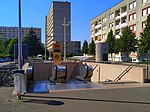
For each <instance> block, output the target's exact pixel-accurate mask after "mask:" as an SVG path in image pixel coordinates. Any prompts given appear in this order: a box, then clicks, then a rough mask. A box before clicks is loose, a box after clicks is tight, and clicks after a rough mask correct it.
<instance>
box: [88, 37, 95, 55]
mask: <svg viewBox="0 0 150 112" xmlns="http://www.w3.org/2000/svg"><path fill="white" fill-rule="evenodd" d="M88 53H89V54H90V55H95V43H94V40H93V39H92V41H91V43H90V44H89V49H88Z"/></svg>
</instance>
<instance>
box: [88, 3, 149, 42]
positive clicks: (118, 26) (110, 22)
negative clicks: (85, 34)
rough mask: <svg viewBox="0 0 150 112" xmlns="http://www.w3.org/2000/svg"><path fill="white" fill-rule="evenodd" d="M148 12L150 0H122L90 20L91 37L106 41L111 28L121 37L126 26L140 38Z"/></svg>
mask: <svg viewBox="0 0 150 112" xmlns="http://www.w3.org/2000/svg"><path fill="white" fill-rule="evenodd" d="M148 14H150V0H122V1H121V2H120V3H118V4H117V5H115V6H113V7H111V8H110V9H108V10H107V11H105V12H103V13H102V14H100V15H98V16H97V17H95V18H94V19H92V20H91V21H90V39H91V40H92V39H93V40H94V41H105V40H106V39H107V35H108V33H109V31H110V30H111V29H112V30H113V32H114V33H115V35H116V38H120V36H119V35H121V34H122V32H123V30H124V28H125V27H126V26H129V27H130V29H131V30H132V32H133V33H134V34H135V36H136V38H140V33H141V32H142V31H143V29H144V27H145V21H146V19H147V16H148Z"/></svg>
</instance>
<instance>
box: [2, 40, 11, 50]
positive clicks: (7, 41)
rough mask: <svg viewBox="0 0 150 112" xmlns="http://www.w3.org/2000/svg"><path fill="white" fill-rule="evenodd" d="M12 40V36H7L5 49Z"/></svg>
mask: <svg viewBox="0 0 150 112" xmlns="http://www.w3.org/2000/svg"><path fill="white" fill-rule="evenodd" d="M11 40H12V38H8V39H7V38H6V39H5V40H4V41H3V42H4V46H5V50H6V49H7V46H8V44H9V43H10V41H11Z"/></svg>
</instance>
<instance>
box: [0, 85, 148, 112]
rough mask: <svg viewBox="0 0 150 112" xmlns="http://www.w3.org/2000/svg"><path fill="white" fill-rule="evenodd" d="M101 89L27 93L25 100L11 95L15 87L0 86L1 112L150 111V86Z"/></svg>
mask: <svg viewBox="0 0 150 112" xmlns="http://www.w3.org/2000/svg"><path fill="white" fill-rule="evenodd" d="M100 86H101V88H99V89H90V90H88V89H87V90H76V91H62V92H61V91H59V92H54V91H53V92H52V93H46V94H35V93H27V94H26V95H25V96H24V97H23V99H22V100H16V97H15V96H12V95H11V92H12V90H13V88H6V87H0V112H150V84H141V83H133V84H105V85H104V84H100ZM10 97H11V98H10ZM9 98H10V99H9Z"/></svg>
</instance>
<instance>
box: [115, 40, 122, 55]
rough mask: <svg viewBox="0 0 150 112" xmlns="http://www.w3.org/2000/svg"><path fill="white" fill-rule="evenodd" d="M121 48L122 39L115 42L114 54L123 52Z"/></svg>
mask: <svg viewBox="0 0 150 112" xmlns="http://www.w3.org/2000/svg"><path fill="white" fill-rule="evenodd" d="M120 46H121V40H120V38H118V39H116V40H115V45H114V53H119V52H121V48H120Z"/></svg>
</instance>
